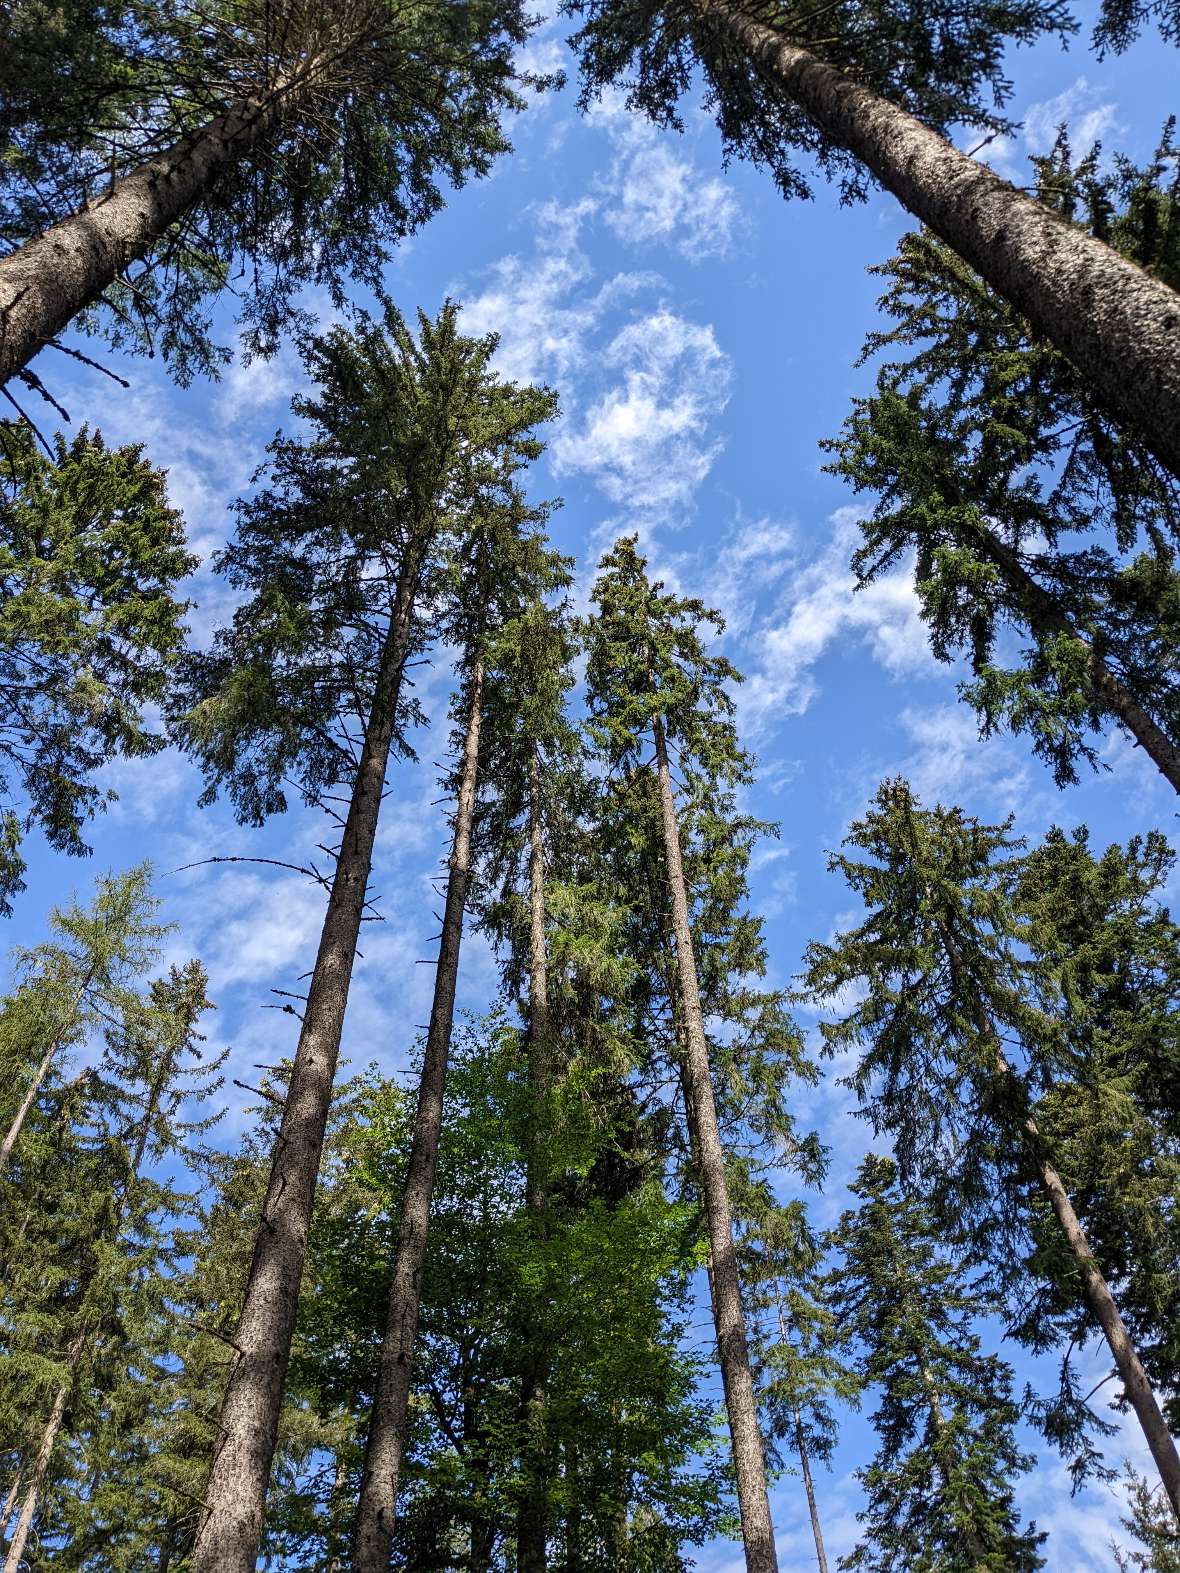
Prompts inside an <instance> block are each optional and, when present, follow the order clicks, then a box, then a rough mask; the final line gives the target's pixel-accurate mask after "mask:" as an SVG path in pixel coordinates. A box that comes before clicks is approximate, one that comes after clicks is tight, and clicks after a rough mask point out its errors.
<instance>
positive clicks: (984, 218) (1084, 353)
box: [690, 0, 1180, 475]
mask: <svg viewBox="0 0 1180 1573" xmlns="http://www.w3.org/2000/svg"><path fill="white" fill-rule="evenodd" d="M690 4H691V5H692V7H693V8H694V9H695V10H696V12H697V13H698V15H699V16H700V17H701V18H702V19H703V20H704V21H705V22H706V23H708V24H711V25H712V26H713V27H715V28H716V29H717V30H718V31H719V32H721V33H724V34H728V36H729V38H730V39H731V40H732V41H733V42H735V43H736V44H737V45H738V46H739V47H740V48H741V49H742V50H743V51H744V52H745V53H746V54H747V55H749V56H750V57H751V59H752V60H753V62H754V63H755V64H756V65H757V66H758V67H759V68H760V69H761V70H762V71H763V72H765V74H766V76H767V77H768V78H771V79H773V81H774V82H775V83H776V84H777V85H778V86H779V87H781V88H782V89H783V90H784V91H785V92H786V94H787V95H788V96H789V97H790V98H791V99H792V100H793V101H794V102H795V103H796V104H797V105H798V106H799V108H800V109H802V110H803V111H804V112H805V113H806V114H807V115H809V116H810V117H811V119H812V120H814V122H815V124H816V125H817V126H818V127H819V129H820V130H821V131H822V132H823V134H824V135H825V136H827V137H830V138H831V140H832V141H833V142H835V143H836V144H837V145H838V146H839V147H841V148H844V149H845V150H846V151H847V152H849V153H851V154H852V155H853V156H854V157H855V158H858V159H859V160H860V161H861V162H862V163H863V164H864V165H865V166H866V167H867V168H868V169H869V170H871V172H872V173H873V174H874V175H875V176H876V178H877V179H878V180H879V181H880V182H881V184H882V185H883V186H884V187H885V188H886V190H888V191H891V192H892V193H893V195H894V196H895V197H896V198H897V199H898V201H899V202H900V203H901V204H902V206H903V207H906V208H908V209H909V211H910V212H911V213H912V214H914V216H915V217H916V218H918V219H920V220H921V221H922V223H923V224H925V225H927V226H928V228H930V229H931V230H933V231H934V233H935V234H936V235H938V236H940V237H941V239H943V240H945V241H946V243H947V244H948V245H949V246H951V247H952V248H953V249H954V250H955V251H957V252H958V254H959V255H960V256H961V257H962V258H963V259H964V261H966V262H968V263H969V264H970V265H971V267H973V268H974V269H975V271H976V272H977V273H979V274H980V275H981V276H982V277H983V278H985V279H986V280H987V282H988V283H989V284H990V285H991V286H992V287H993V289H995V290H997V291H998V292H999V294H1001V295H1002V296H1003V297H1004V299H1005V300H1007V301H1009V302H1010V303H1011V305H1013V306H1015V307H1016V309H1017V310H1018V311H1020V312H1022V313H1023V314H1024V316H1026V317H1027V318H1028V319H1029V321H1030V322H1031V323H1032V324H1033V326H1034V328H1036V329H1037V330H1038V331H1039V332H1040V333H1042V334H1044V335H1045V337H1046V338H1047V339H1049V340H1050V341H1051V342H1052V343H1053V344H1055V345H1056V346H1057V348H1058V349H1060V350H1061V351H1062V352H1063V353H1064V354H1065V355H1067V356H1068V357H1069V359H1070V360H1071V361H1072V362H1073V364H1074V365H1075V366H1076V367H1077V368H1078V370H1079V371H1080V372H1081V373H1082V374H1083V375H1084V376H1085V377H1087V378H1088V379H1089V380H1090V382H1091V383H1092V384H1093V386H1094V388H1095V390H1096V391H1097V393H1098V395H1099V397H1100V398H1101V400H1102V402H1103V403H1104V404H1105V405H1107V406H1108V408H1109V409H1110V410H1111V411H1112V413H1115V414H1118V415H1120V416H1121V417H1122V418H1123V419H1125V420H1126V421H1127V422H1128V423H1129V424H1130V425H1132V426H1133V427H1135V428H1136V430H1137V431H1138V432H1139V433H1140V434H1141V436H1142V437H1143V438H1144V440H1145V441H1146V442H1147V444H1148V446H1149V447H1150V448H1151V450H1152V452H1153V453H1154V454H1155V456H1156V457H1157V458H1158V459H1159V461H1160V462H1161V464H1165V465H1167V467H1168V468H1169V469H1170V470H1171V471H1172V472H1173V474H1176V475H1180V297H1178V296H1177V294H1176V292H1175V291H1174V290H1172V289H1169V287H1168V286H1167V285H1166V284H1161V283H1160V282H1159V281H1158V280H1156V279H1153V278H1152V277H1151V276H1150V275H1149V274H1147V273H1145V272H1144V271H1143V270H1142V269H1141V268H1139V267H1137V266H1136V265H1135V263H1133V262H1128V261H1127V260H1126V259H1125V258H1123V257H1121V256H1119V254H1118V253H1117V252H1116V251H1115V250H1114V249H1113V248H1112V247H1110V246H1107V245H1105V244H1104V243H1103V242H1102V241H1100V240H1095V239H1094V238H1093V236H1091V235H1087V234H1086V233H1085V232H1084V231H1083V230H1081V229H1079V228H1077V227H1076V226H1075V225H1073V224H1071V223H1069V222H1068V220H1066V219H1063V218H1061V217H1060V216H1059V215H1058V214H1056V213H1054V212H1052V211H1051V210H1050V209H1048V208H1047V207H1045V206H1044V205H1043V204H1042V203H1040V202H1037V201H1036V200H1035V199H1034V198H1032V197H1028V196H1025V195H1024V194H1023V193H1022V192H1019V191H1017V190H1016V189H1015V187H1013V186H1010V185H1009V184H1008V182H1007V181H1005V180H1001V179H1000V177H999V176H998V175H995V174H993V173H992V171H991V170H990V169H988V168H987V166H986V165H985V164H980V163H977V162H976V160H974V159H971V158H968V157H967V156H966V155H965V154H963V153H960V152H959V151H958V150H957V149H956V148H954V147H952V146H951V144H950V143H949V142H948V141H947V140H946V138H945V137H943V136H941V135H939V133H938V132H936V131H932V130H931V129H930V128H929V127H927V126H924V125H922V123H921V122H920V121H918V120H916V119H915V118H914V117H913V116H912V115H909V114H907V113H906V112H905V110H903V109H899V108H898V107H897V106H896V105H895V104H891V103H890V102H889V101H888V100H887V99H884V98H881V97H880V96H879V95H878V94H877V93H874V92H873V91H872V90H871V89H870V88H867V87H863V86H861V85H859V84H858V83H857V82H855V81H854V80H853V79H852V78H851V77H849V76H845V75H844V74H843V73H842V72H841V71H840V70H839V69H838V68H837V67H836V66H831V65H826V64H825V63H824V62H823V61H821V60H818V59H817V58H816V57H815V56H814V55H813V54H810V53H809V52H808V51H807V50H806V49H803V48H800V47H799V46H798V45H796V44H793V43H791V42H790V41H789V40H788V39H787V38H785V37H784V36H783V35H782V34H781V33H778V32H776V31H775V30H774V29H773V28H771V27H768V26H767V25H766V24H765V23H763V22H758V21H755V20H754V18H753V17H752V16H749V15H747V14H746V13H745V12H744V11H742V10H740V9H738V8H737V7H735V6H734V5H732V4H731V3H730V0H690Z"/></svg>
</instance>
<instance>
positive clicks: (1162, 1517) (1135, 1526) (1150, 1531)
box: [1112, 1464, 1180, 1573]
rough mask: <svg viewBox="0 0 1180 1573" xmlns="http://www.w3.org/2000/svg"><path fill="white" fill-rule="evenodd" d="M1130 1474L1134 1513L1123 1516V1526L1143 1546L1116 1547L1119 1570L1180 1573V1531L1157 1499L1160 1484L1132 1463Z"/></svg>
mask: <svg viewBox="0 0 1180 1573" xmlns="http://www.w3.org/2000/svg"><path fill="white" fill-rule="evenodd" d="M1126 1476H1127V1485H1128V1487H1129V1488H1130V1497H1131V1501H1130V1509H1131V1516H1130V1517H1129V1518H1124V1519H1123V1521H1122V1523H1123V1528H1124V1529H1125V1530H1127V1531H1128V1532H1129V1533H1130V1534H1132V1535H1134V1537H1135V1539H1136V1540H1137V1541H1138V1542H1139V1544H1140V1545H1141V1546H1142V1547H1143V1549H1142V1550H1141V1551H1120V1550H1119V1548H1118V1547H1117V1546H1115V1547H1113V1548H1112V1549H1113V1551H1114V1559H1115V1562H1116V1563H1117V1564H1118V1569H1119V1573H1180V1531H1177V1529H1176V1520H1175V1518H1174V1517H1173V1516H1172V1513H1171V1512H1170V1510H1169V1509H1168V1508H1167V1507H1165V1506H1164V1505H1163V1504H1162V1503H1160V1502H1159V1501H1157V1496H1158V1487H1157V1488H1156V1490H1155V1491H1153V1490H1152V1489H1151V1487H1150V1486H1149V1485H1148V1483H1147V1481H1146V1480H1144V1479H1143V1477H1142V1475H1139V1474H1136V1472H1135V1470H1134V1469H1132V1468H1131V1466H1130V1465H1129V1464H1128V1466H1127V1470H1126Z"/></svg>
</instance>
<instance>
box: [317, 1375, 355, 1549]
mask: <svg viewBox="0 0 1180 1573" xmlns="http://www.w3.org/2000/svg"><path fill="white" fill-rule="evenodd" d="M352 1405H353V1400H352V1399H350V1400H349V1402H348V1405H347V1411H349V1412H351V1410H352ZM347 1486H348V1468H347V1462H346V1457H345V1445H344V1443H343V1441H342V1442H341V1443H340V1446H339V1447H338V1448H337V1449H336V1472H335V1474H334V1475H333V1477H332V1495H331V1496H330V1497H329V1498H328V1533H327V1537H326V1538H327V1545H326V1546H325V1548H324V1549H325V1551H326V1552H327V1554H328V1573H344V1555H345V1550H346V1547H347V1544H348V1541H347V1536H346V1535H345V1532H344V1524H343V1519H344V1493H345V1489H346V1488H347Z"/></svg>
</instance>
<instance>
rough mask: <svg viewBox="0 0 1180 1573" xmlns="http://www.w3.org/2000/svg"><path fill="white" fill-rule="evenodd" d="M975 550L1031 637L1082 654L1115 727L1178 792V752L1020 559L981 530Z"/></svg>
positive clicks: (985, 531)
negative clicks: (1047, 636)
mask: <svg viewBox="0 0 1180 1573" xmlns="http://www.w3.org/2000/svg"><path fill="white" fill-rule="evenodd" d="M978 541H979V549H980V552H981V554H982V555H983V556H984V557H986V558H987V559H988V560H989V561H990V562H991V563H992V564H993V565H994V566H995V567H996V568H998V569H999V571H1000V572H1001V573H1002V574H1003V575H1004V578H1005V579H1006V580H1007V581H1008V584H1009V585H1010V586H1011V588H1012V590H1013V591H1014V592H1015V594H1016V595H1017V596H1018V597H1019V598H1020V600H1021V602H1022V603H1023V605H1024V608H1025V613H1026V615H1027V617H1028V620H1029V625H1030V626H1031V628H1032V630H1033V632H1034V633H1051V634H1058V635H1064V636H1065V637H1066V638H1067V639H1071V640H1072V641H1073V642H1074V644H1075V645H1077V646H1078V648H1079V649H1080V650H1082V651H1083V652H1084V653H1085V657H1086V663H1087V665H1088V666H1089V669H1090V680H1091V682H1092V683H1093V684H1094V687H1095V689H1096V691H1097V692H1098V694H1099V695H1100V696H1101V698H1102V700H1103V702H1104V704H1105V705H1106V707H1107V709H1108V710H1109V711H1110V713H1111V714H1112V715H1113V716H1114V717H1115V719H1116V720H1117V721H1119V722H1120V723H1121V724H1122V725H1123V726H1124V727H1125V728H1126V729H1127V731H1128V732H1130V734H1131V736H1132V737H1133V738H1134V739H1135V741H1136V742H1137V743H1138V744H1139V745H1140V746H1141V748H1142V749H1143V751H1144V753H1146V755H1147V756H1148V758H1149V759H1150V760H1151V762H1152V763H1153V764H1154V765H1155V766H1156V768H1157V769H1158V770H1159V772H1160V773H1161V775H1162V776H1163V777H1164V779H1165V780H1166V781H1167V782H1168V784H1169V785H1170V786H1171V787H1172V789H1173V791H1176V792H1180V749H1178V748H1177V747H1176V744H1175V743H1173V742H1172V740H1171V738H1169V737H1168V736H1167V734H1166V733H1165V732H1164V731H1163V730H1162V729H1161V728H1160V727H1158V726H1157V725H1156V723H1155V722H1154V721H1153V720H1152V719H1151V717H1150V716H1149V715H1148V713H1147V711H1146V710H1144V708H1143V706H1142V705H1141V704H1140V703H1139V701H1138V700H1137V699H1136V698H1135V697H1134V695H1132V694H1130V693H1128V692H1127V690H1126V689H1125V688H1124V687H1123V685H1122V683H1121V682H1120V681H1119V679H1118V678H1117V677H1116V676H1115V674H1114V673H1113V672H1112V671H1111V670H1110V668H1109V667H1108V666H1107V665H1106V663H1105V661H1103V659H1102V657H1101V656H1100V655H1099V654H1098V652H1097V651H1096V650H1095V649H1094V646H1093V645H1092V644H1091V643H1090V641H1089V640H1088V639H1086V638H1085V637H1084V635H1082V634H1080V633H1079V632H1078V630H1077V629H1076V628H1075V627H1074V625H1073V623H1072V622H1071V621H1070V620H1069V618H1068V616H1067V615H1066V613H1065V612H1064V611H1063V610H1062V608H1061V607H1060V606H1059V605H1058V603H1057V600H1056V598H1055V597H1054V596H1053V595H1052V594H1051V593H1050V592H1049V591H1048V590H1046V589H1045V588H1044V586H1043V585H1040V584H1038V583H1037V581H1036V579H1035V578H1034V577H1033V576H1032V574H1031V573H1029V571H1028V569H1027V568H1025V566H1024V564H1023V563H1022V562H1021V561H1020V558H1019V556H1018V555H1017V553H1016V552H1014V551H1013V549H1012V548H1011V547H1010V546H1008V545H1007V543H1006V542H1004V541H1002V540H1000V538H999V537H998V536H997V535H996V534H995V533H994V532H993V531H991V530H989V529H987V528H986V527H984V526H981V527H980V529H979V531H978Z"/></svg>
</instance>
